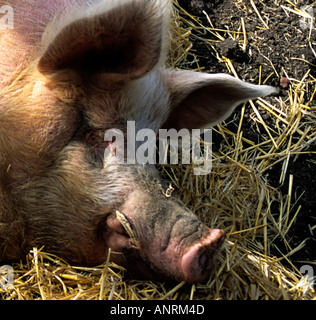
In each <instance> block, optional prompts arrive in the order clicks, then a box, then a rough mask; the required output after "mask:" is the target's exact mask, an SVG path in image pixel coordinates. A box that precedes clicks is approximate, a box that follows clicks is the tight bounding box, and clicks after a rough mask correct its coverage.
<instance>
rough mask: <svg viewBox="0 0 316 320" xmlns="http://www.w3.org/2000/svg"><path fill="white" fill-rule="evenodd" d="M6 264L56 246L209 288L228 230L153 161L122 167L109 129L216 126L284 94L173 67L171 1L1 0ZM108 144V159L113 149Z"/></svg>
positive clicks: (90, 261)
mask: <svg viewBox="0 0 316 320" xmlns="http://www.w3.org/2000/svg"><path fill="white" fill-rule="evenodd" d="M6 4H9V5H10V6H12V8H13V9H14V29H4V28H2V29H1V28H0V48H1V50H0V149H1V153H0V200H1V202H0V261H12V260H16V259H20V258H23V257H24V256H25V254H26V253H27V252H28V251H29V250H30V249H32V248H33V247H34V246H38V247H39V246H42V245H44V246H45V250H46V251H49V252H52V253H55V254H57V255H59V256H60V257H62V258H64V259H67V260H68V261H70V262H73V263H79V264H82V265H99V264H102V263H104V262H105V261H106V259H107V256H108V253H109V249H111V256H110V257H111V260H112V261H114V262H116V263H118V264H120V265H123V266H125V267H126V268H127V270H128V271H130V272H131V273H132V274H133V275H134V276H135V277H140V278H157V277H158V276H160V277H162V278H172V279H175V280H178V281H186V282H191V283H194V282H200V281H205V280H207V279H208V278H209V277H210V274H211V270H212V267H213V263H214V259H215V257H216V252H217V251H218V249H219V247H220V245H221V243H222V242H223V240H224V236H225V233H224V231H222V230H218V229H209V228H208V227H206V226H205V225H203V224H202V223H201V222H200V221H199V220H198V219H197V217H196V216H195V215H194V214H193V213H192V212H191V211H190V210H188V209H187V208H185V207H184V205H183V204H182V203H181V202H180V201H178V200H177V199H176V197H175V196H171V197H168V196H166V191H167V188H168V186H167V185H165V184H164V183H163V182H162V181H161V180H160V178H159V176H158V172H157V170H156V169H155V167H154V165H149V164H146V165H142V164H137V163H136V164H129V165H127V164H119V163H118V162H117V161H116V154H117V153H118V152H120V151H122V150H118V149H117V148H116V147H115V141H114V140H104V132H105V131H106V130H108V129H111V128H117V129H120V130H121V131H122V132H123V133H124V135H125V136H126V124H127V121H129V120H133V121H135V123H136V131H137V130H140V129H142V128H149V129H151V130H153V131H155V132H157V131H158V129H159V128H166V129H170V128H175V129H178V130H179V129H181V128H187V129H194V128H200V127H205V126H208V125H214V124H216V123H218V122H220V121H221V120H223V119H224V118H225V117H227V116H228V115H229V114H230V113H231V112H232V111H233V109H234V107H236V106H237V105H238V104H240V103H242V102H244V101H246V100H248V99H249V98H252V97H257V96H264V95H267V94H270V93H272V92H274V89H273V88H270V87H267V86H255V85H250V84H247V83H245V82H242V81H239V80H237V79H235V78H232V77H230V76H226V75H209V74H202V73H194V72H191V71H172V70H169V69H166V68H165V66H164V61H165V60H166V52H167V50H168V46H169V42H168V29H169V11H170V9H169V6H170V5H169V4H170V3H169V1H167V0H161V1H153V0H124V1H123V0H122V1H111V0H107V1H106V0H104V1H96V0H95V1H93V0H90V1H83V0H82V1H81V0H77V1H75V0H73V1H66V0H57V1H52V0H41V1H35V0H30V1H28V2H26V1H17V0H13V1H10V3H8V2H6V1H3V0H1V1H0V6H3V5H6ZM106 148H107V150H108V149H109V150H111V152H110V153H108V154H107V156H106V157H105V156H104V151H105V149H106Z"/></svg>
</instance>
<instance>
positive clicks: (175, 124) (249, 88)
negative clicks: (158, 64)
mask: <svg viewBox="0 0 316 320" xmlns="http://www.w3.org/2000/svg"><path fill="white" fill-rule="evenodd" d="M163 74H164V78H165V80H166V83H167V86H168V89H169V92H170V113H169V116H168V118H167V119H166V121H165V123H163V125H162V128H166V129H168V128H175V129H178V130H180V129H182V128H187V129H198V128H203V127H206V126H214V125H216V124H218V123H220V122H221V121H223V120H224V119H226V118H227V117H228V116H229V115H230V114H231V113H232V111H233V110H234V108H235V107H236V106H238V105H239V104H241V103H243V102H245V101H247V100H249V99H251V98H256V97H263V96H266V95H269V94H271V93H274V92H277V91H278V90H277V89H276V88H273V87H270V86H257V85H253V84H249V83H246V82H244V81H241V80H238V79H236V78H234V77H232V76H229V75H226V74H206V73H199V72H193V71H171V70H165V71H163Z"/></svg>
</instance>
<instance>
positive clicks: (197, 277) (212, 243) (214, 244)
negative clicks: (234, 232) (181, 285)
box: [181, 229, 225, 283]
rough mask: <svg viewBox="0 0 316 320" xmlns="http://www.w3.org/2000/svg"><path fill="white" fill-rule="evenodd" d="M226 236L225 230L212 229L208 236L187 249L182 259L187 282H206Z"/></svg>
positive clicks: (182, 267)
mask: <svg viewBox="0 0 316 320" xmlns="http://www.w3.org/2000/svg"><path fill="white" fill-rule="evenodd" d="M224 238H225V232H224V231H223V230H220V229H210V233H209V235H208V236H207V237H205V238H204V239H202V240H201V241H200V242H198V243H196V244H194V245H193V246H191V247H190V248H189V249H188V250H187V252H186V253H185V254H184V255H183V256H182V259H181V269H182V272H183V274H184V279H185V281H186V282H188V283H196V282H204V281H206V280H207V279H208V278H209V276H210V271H211V270H210V269H211V268H212V267H213V263H214V260H215V257H216V251H217V250H218V248H219V247H220V245H221V244H222V242H223V240H224Z"/></svg>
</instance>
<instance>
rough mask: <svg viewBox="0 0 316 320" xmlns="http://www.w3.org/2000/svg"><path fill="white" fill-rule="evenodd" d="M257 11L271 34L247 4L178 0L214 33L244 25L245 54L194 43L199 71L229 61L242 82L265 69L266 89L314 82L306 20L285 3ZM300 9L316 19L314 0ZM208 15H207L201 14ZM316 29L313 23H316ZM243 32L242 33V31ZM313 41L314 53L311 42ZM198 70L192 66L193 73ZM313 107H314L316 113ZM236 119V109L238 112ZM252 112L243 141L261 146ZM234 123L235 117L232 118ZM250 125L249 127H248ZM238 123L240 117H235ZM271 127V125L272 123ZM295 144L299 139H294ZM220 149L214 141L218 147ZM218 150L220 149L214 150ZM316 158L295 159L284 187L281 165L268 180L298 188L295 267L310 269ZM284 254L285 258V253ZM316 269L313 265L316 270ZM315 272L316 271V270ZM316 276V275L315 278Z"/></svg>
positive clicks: (272, 0)
mask: <svg viewBox="0 0 316 320" xmlns="http://www.w3.org/2000/svg"><path fill="white" fill-rule="evenodd" d="M253 2H254V4H255V6H256V8H257V9H258V11H259V12H260V14H261V16H262V18H263V19H264V20H265V22H266V23H267V24H268V26H269V30H268V31H267V30H266V29H264V28H263V23H262V21H261V20H260V19H259V17H258V14H257V13H256V12H255V10H254V8H253V6H252V5H251V2H250V1H249V0H238V1H237V0H236V1H231V0H213V1H202V0H179V4H180V5H181V6H182V7H183V8H184V9H185V10H186V11H188V12H189V13H190V14H191V15H193V16H196V17H199V19H200V20H202V21H203V24H204V25H205V26H208V25H209V23H208V21H207V18H206V15H205V12H206V13H207V14H208V15H209V17H210V20H211V21H212V23H213V25H214V28H216V29H224V30H225V29H229V30H238V28H240V21H241V18H243V19H244V21H245V26H246V30H247V48H246V51H244V50H242V48H241V46H240V44H239V43H238V42H236V41H235V40H233V39H231V38H227V39H225V40H223V41H218V40H219V39H218V38H216V37H215V36H213V35H212V34H209V35H208V36H206V37H209V39H213V40H214V42H213V43H214V45H213V46H212V47H211V46H209V45H208V44H206V43H204V42H202V41H201V42H199V41H198V40H197V41H194V46H193V48H192V51H193V52H194V53H195V55H196V56H197V57H198V63H199V66H200V67H201V66H203V67H205V70H208V71H210V72H214V73H215V72H225V73H227V67H226V65H225V63H220V62H219V60H218V58H217V55H218V53H219V54H220V55H222V56H225V57H227V58H229V59H230V60H231V61H232V62H233V65H234V68H235V70H236V72H237V74H238V76H239V77H240V78H241V79H244V80H247V81H249V82H253V83H258V82H259V69H260V68H262V69H261V82H265V83H266V84H270V85H274V86H280V82H281V79H282V77H283V76H284V77H286V76H287V75H288V77H289V78H293V79H297V80H301V79H302V78H303V77H304V75H305V74H306V73H307V72H308V70H310V71H309V72H310V73H309V77H311V79H313V78H315V77H316V56H315V51H316V32H315V29H314V30H313V31H312V32H311V35H310V29H309V28H305V29H304V25H302V19H301V17H300V16H299V15H297V14H295V13H292V12H290V11H285V10H284V9H283V8H282V7H281V6H282V5H283V6H287V7H289V4H288V2H287V1H285V0H265V1H260V0H253ZM295 3H296V5H297V7H298V8H302V7H303V6H305V5H312V4H313V7H312V8H313V11H314V15H315V13H316V12H315V11H316V4H315V1H312V0H301V1H300V0H297V1H295ZM203 10H204V12H203ZM314 26H315V19H314ZM239 30H240V29H239ZM309 36H311V41H310V43H311V46H312V48H313V50H314V52H313V51H312V49H311V47H310V45H309V42H308V41H307V39H308V38H309ZM194 67H195V66H194V65H193V68H194ZM282 85H283V87H285V88H281V92H280V95H281V96H282V97H284V99H285V98H286V97H287V96H288V93H287V92H286V91H287V90H289V85H288V81H287V80H285V78H283V80H282ZM314 86H315V82H314V83H311V84H307V85H306V89H307V99H308V100H309V99H310V97H311V94H312V93H313V90H314V89H312V88H314ZM315 105H316V103H315V101H313V102H312V103H311V104H310V106H311V107H312V106H313V107H315ZM259 111H260V112H262V113H261V115H262V117H263V118H264V119H265V121H266V123H267V124H269V121H270V120H271V119H269V118H270V117H271V115H269V114H265V111H264V110H263V109H262V110H260V109H259ZM236 112H237V114H238V109H237V111H236ZM250 113H251V109H250V107H249V108H248V109H247V111H246V115H245V119H246V121H244V127H243V128H242V130H243V133H244V137H246V138H248V139H250V140H252V141H254V142H256V143H259V142H260V141H261V134H260V132H258V130H257V129H256V127H255V126H253V125H252V124H251V121H250V117H249V114H250ZM234 116H235V119H236V114H235V115H234ZM247 119H249V121H247ZM237 120H238V116H237ZM226 123H229V126H230V129H231V130H232V131H233V130H235V132H236V130H237V127H236V123H237V124H238V121H235V123H234V121H229V120H228V121H226ZM270 125H273V123H272V120H271V123H270ZM293 139H295V137H293ZM217 143H220V142H219V141H216V137H215V144H217ZM215 148H216V146H215ZM307 151H308V152H312V151H314V152H315V151H316V145H315V143H314V145H311V146H310V149H309V150H307ZM315 161H316V157H315V153H314V154H312V153H308V154H304V155H299V156H298V157H292V158H291V159H290V162H289V166H288V170H287V176H286V178H285V180H284V184H283V185H280V184H279V178H280V172H281V165H276V166H275V167H274V168H272V170H270V172H269V175H268V176H267V177H266V178H267V180H268V183H270V184H271V185H272V186H273V187H277V188H278V189H279V190H281V192H282V193H284V194H287V192H288V181H289V175H290V174H291V175H293V176H294V188H293V194H294V196H293V197H292V202H293V210H292V212H293V214H294V213H295V212H296V210H297V208H298V207H299V206H301V209H300V212H299V214H298V217H297V220H296V222H295V224H294V226H292V228H291V231H290V233H289V238H290V240H291V245H292V247H293V248H295V247H296V246H297V245H298V244H299V243H301V242H302V241H303V240H306V246H305V247H304V248H303V249H301V250H300V251H298V252H297V253H295V254H293V255H292V256H291V257H290V260H291V261H292V263H293V264H294V265H296V266H298V267H299V266H300V265H303V264H307V263H306V262H307V261H314V263H315V260H316V230H314V231H311V230H310V227H312V226H315V225H316V165H315V163H316V162H315ZM275 244H276V246H277V247H278V248H279V249H281V250H282V249H284V246H283V244H282V241H281V240H276V242H275ZM284 253H286V251H285V249H284ZM272 254H274V255H277V256H279V255H280V252H278V250H276V251H275V252H273V253H272ZM314 268H315V264H314ZM314 270H315V269H314ZM314 274H316V272H315V273H314Z"/></svg>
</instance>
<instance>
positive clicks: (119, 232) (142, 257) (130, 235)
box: [107, 212, 225, 283]
mask: <svg viewBox="0 0 316 320" xmlns="http://www.w3.org/2000/svg"><path fill="white" fill-rule="evenodd" d="M107 224H108V226H109V227H110V228H111V229H113V230H115V233H114V234H113V235H112V237H111V238H110V239H109V240H110V242H109V243H108V244H109V247H111V249H112V251H113V252H115V253H116V255H115V258H114V261H115V262H117V263H118V264H121V265H125V266H126V267H127V269H128V271H129V272H130V273H131V274H132V275H133V276H134V277H137V278H142V279H144V278H146V279H153V278H156V279H157V278H160V279H166V278H167V279H170V278H171V279H174V280H177V281H185V282H187V283H199V282H204V281H207V280H208V279H209V277H210V275H211V273H212V270H213V268H214V262H215V259H216V256H217V252H218V250H219V248H220V246H221V244H222V243H223V241H224V239H225V232H224V231H223V230H220V229H208V230H207V232H205V233H204V236H203V237H201V238H200V239H198V240H196V241H194V242H193V243H192V244H190V245H185V247H183V246H182V245H181V241H180V240H178V239H177V238H173V239H170V240H169V242H168V245H167V246H163V247H160V248H159V246H157V243H156V241H155V239H152V240H151V243H150V244H148V243H146V244H144V243H142V241H141V239H138V237H137V235H136V234H135V233H134V231H133V230H134V227H133V225H132V224H131V222H130V221H129V220H128V219H127V218H126V217H125V216H124V214H122V213H119V212H117V213H116V215H112V216H110V217H109V218H108V221H107ZM146 242H148V239H147V241H146ZM118 252H120V254H117V253H118ZM157 275H159V277H157Z"/></svg>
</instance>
